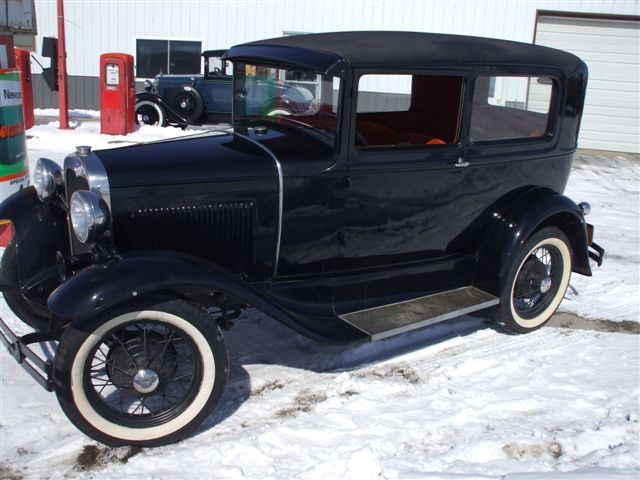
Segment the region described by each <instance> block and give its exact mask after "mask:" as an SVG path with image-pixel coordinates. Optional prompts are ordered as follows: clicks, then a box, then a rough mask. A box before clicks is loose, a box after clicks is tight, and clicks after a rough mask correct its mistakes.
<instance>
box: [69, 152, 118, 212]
mask: <svg viewBox="0 0 640 480" xmlns="http://www.w3.org/2000/svg"><path fill="white" fill-rule="evenodd" d="M68 169H69V170H73V171H74V172H75V174H76V176H78V177H80V176H82V177H84V178H86V179H87V183H88V184H89V189H90V190H91V191H92V192H94V193H97V194H98V195H100V196H101V197H102V199H103V200H104V201H105V202H106V204H107V205H108V206H109V210H111V190H110V189H109V178H108V177H107V171H106V170H105V168H104V165H103V164H102V162H101V161H100V159H99V158H98V156H97V155H96V154H95V153H93V152H89V153H88V154H87V155H78V154H77V153H71V154H69V155H67V156H66V157H65V159H64V171H65V176H66V171H67V170H68ZM66 188H67V185H65V189H66ZM66 194H67V198H69V191H66Z"/></svg>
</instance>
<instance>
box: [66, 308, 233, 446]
mask: <svg viewBox="0 0 640 480" xmlns="http://www.w3.org/2000/svg"><path fill="white" fill-rule="evenodd" d="M54 362H55V378H56V381H55V390H56V394H57V397H58V400H59V402H60V405H61V407H62V409H63V410H64V412H65V413H66V415H67V416H68V417H69V419H70V420H71V421H72V422H73V423H74V424H75V425H76V427H78V428H79V429H80V430H81V431H82V432H84V433H85V434H87V435H88V436H90V437H92V438H94V439H95V440H98V441H100V442H102V443H104V444H107V445H111V446H119V445H139V446H147V447H150V446H158V445H164V444H167V443H172V442H175V441H177V440H179V439H181V438H183V437H184V436H186V435H188V434H189V433H191V432H193V431H194V430H195V429H196V428H197V427H198V426H199V425H200V424H201V423H202V422H203V421H204V420H205V419H206V418H207V417H208V416H209V414H210V413H211V412H212V411H213V409H214V408H215V406H216V405H217V403H218V401H219V400H220V396H221V395H222V391H223V389H224V386H225V384H226V381H227V374H228V357H227V349H226V345H225V342H224V339H223V337H222V333H221V332H220V330H219V328H218V326H217V324H216V323H215V321H214V320H213V319H212V318H211V317H210V316H209V315H208V314H207V312H206V311H205V310H204V309H202V308H201V307H199V306H197V305H195V304H193V303H190V302H187V301H184V300H168V301H167V300H164V301H163V300H157V299H156V300H152V299H149V300H147V301H139V302H136V303H131V304H128V305H124V306H121V307H120V308H116V309H114V310H111V311H109V312H106V313H104V314H102V315H98V316H96V317H95V318H93V319H90V320H88V321H87V322H86V323H83V324H82V325H81V326H77V327H74V326H70V327H68V328H67V330H66V331H65V332H64V333H63V335H62V338H61V339H60V344H59V346H58V351H57V353H56V357H55V360H54Z"/></svg>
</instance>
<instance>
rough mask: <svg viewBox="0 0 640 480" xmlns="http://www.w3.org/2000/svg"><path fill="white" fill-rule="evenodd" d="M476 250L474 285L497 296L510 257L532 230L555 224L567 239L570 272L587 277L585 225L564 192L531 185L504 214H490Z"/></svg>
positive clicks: (574, 205)
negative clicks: (570, 250) (488, 225)
mask: <svg viewBox="0 0 640 480" xmlns="http://www.w3.org/2000/svg"><path fill="white" fill-rule="evenodd" d="M492 223H493V225H492V226H491V227H490V228H489V229H488V233H487V235H486V237H485V240H484V242H483V245H482V247H481V248H480V251H479V253H478V261H477V264H476V272H475V280H474V284H475V285H477V286H478V287H480V288H483V289H485V290H486V291H488V292H490V293H493V294H494V295H499V292H500V287H501V285H502V282H503V281H504V279H505V278H506V276H507V274H508V272H509V268H510V267H511V264H512V262H513V259H514V257H515V256H516V255H517V253H518V251H519V250H520V249H521V248H522V246H523V245H524V243H525V242H526V241H527V240H528V239H529V237H531V235H532V234H533V233H535V232H536V231H538V230H540V229H541V228H544V227H548V226H555V227H557V228H559V229H560V230H562V231H563V232H564V233H565V234H566V235H567V237H568V238H569V240H570V241H571V249H572V253H573V271H574V272H576V273H579V274H581V275H586V276H591V267H590V265H589V245H588V239H587V227H586V222H585V219H584V216H583V215H582V212H581V210H580V208H579V207H578V206H577V205H576V204H575V202H574V201H573V200H571V199H570V198H568V197H566V196H565V195H563V194H561V193H558V192H555V191H553V190H551V189H548V188H533V189H530V190H528V191H526V192H525V193H523V194H522V195H521V196H519V197H518V198H517V199H516V200H515V201H514V202H513V203H511V205H510V206H509V207H508V208H507V209H506V211H505V212H504V213H502V212H494V213H493V222H492Z"/></svg>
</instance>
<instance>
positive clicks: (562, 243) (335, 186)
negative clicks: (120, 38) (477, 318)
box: [0, 32, 603, 446]
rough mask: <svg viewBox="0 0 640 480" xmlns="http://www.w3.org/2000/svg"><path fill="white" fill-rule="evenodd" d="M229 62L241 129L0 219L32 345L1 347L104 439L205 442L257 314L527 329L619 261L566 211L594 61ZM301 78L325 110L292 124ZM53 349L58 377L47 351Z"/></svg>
mask: <svg viewBox="0 0 640 480" xmlns="http://www.w3.org/2000/svg"><path fill="white" fill-rule="evenodd" d="M225 59H226V60H230V61H232V62H233V65H234V75H233V108H234V110H233V131H227V132H212V133H205V134H199V135H197V136H193V137H189V138H185V139H181V140H174V141H163V142H158V143H150V144H144V145H137V146H130V147H124V148H119V149H112V150H103V151H95V152H94V151H91V149H90V148H89V147H79V148H78V149H77V151H76V152H75V153H72V154H70V155H69V156H68V157H67V158H66V159H65V162H64V166H63V167H62V168H60V167H58V165H56V164H55V163H54V162H52V161H51V160H47V159H40V161H39V162H38V164H37V167H36V169H35V174H34V184H35V188H34V187H30V188H28V189H26V190H24V191H22V192H19V193H16V194H15V195H13V196H12V197H10V198H9V199H7V200H6V201H5V202H4V203H2V205H1V206H0V221H1V222H3V223H5V224H7V223H8V222H11V225H12V229H13V230H12V231H13V236H12V237H11V240H10V241H9V242H8V243H7V245H6V248H5V249H4V254H3V256H2V263H1V265H2V269H1V277H0V282H1V283H0V288H1V290H2V292H3V293H4V298H5V300H6V302H7V304H8V305H9V306H10V307H11V309H12V310H13V311H14V312H15V313H16V315H17V316H18V317H19V318H20V319H21V320H22V321H24V322H25V323H27V324H29V325H32V326H33V327H34V328H35V330H36V332H35V333H32V334H27V335H25V336H22V337H20V338H18V337H17V336H16V335H15V334H14V333H12V332H11V331H10V329H9V328H8V327H7V325H6V324H5V323H4V322H2V323H1V327H2V331H3V332H4V333H3V335H2V338H3V340H4V342H5V344H6V345H8V347H9V350H10V351H11V352H12V353H13V355H14V356H15V358H16V359H17V360H18V361H19V362H21V363H22V365H23V366H24V367H25V369H27V370H28V371H29V372H30V373H31V374H32V375H33V376H34V377H35V378H36V379H37V380H38V381H39V382H40V383H41V384H42V385H43V386H45V387H46V388H47V389H50V390H55V392H56V394H57V397H58V400H59V401H60V404H61V406H62V408H63V410H64V411H65V413H66V414H67V415H68V417H69V418H70V419H71V421H72V422H73V423H74V424H75V425H76V426H77V427H78V428H79V429H80V430H82V431H83V432H84V433H86V434H87V435H89V436H90V437H93V438H94V439H97V440H99V441H101V442H104V443H106V444H110V445H121V444H131V445H145V446H153V445H161V444H165V443H168V442H172V441H176V440H178V439H180V438H181V437H183V436H185V435H187V434H189V433H190V432H192V431H193V430H194V429H195V428H197V426H198V425H199V424H200V423H201V422H202V421H203V420H204V419H205V418H207V416H208V415H209V414H210V413H211V412H212V410H213V409H214V408H215V406H216V404H217V403H218V401H219V399H220V396H221V393H222V390H223V388H224V386H225V383H226V380H227V373H228V368H229V365H228V359H227V351H226V347H225V342H224V338H223V335H222V330H224V329H226V328H229V327H230V326H231V321H232V320H233V319H234V318H235V317H237V316H238V314H239V313H240V312H241V311H242V310H243V309H244V308H246V307H248V306H252V307H254V308H257V309H259V310H261V311H262V312H264V313H266V314H267V315H270V316H272V317H273V318H275V319H276V320H278V321H280V322H282V323H283V324H285V325H287V326H289V327H290V328H292V329H294V330H295V331H297V332H299V333H301V334H303V335H307V336H309V337H311V338H313V339H316V340H319V341H324V342H329V343H345V342H355V341H369V340H378V339H383V338H386V337H389V336H392V335H397V334H400V333H403V332H407V331H410V330H413V329H416V328H421V327H424V326H427V325H431V324H434V323H436V322H441V321H445V320H447V319H451V318H453V317H456V316H459V315H463V314H467V313H470V312H477V311H483V312H484V313H482V312H481V313H482V314H483V315H486V316H487V317H489V318H491V319H493V320H494V321H495V322H496V324H498V325H500V326H501V327H502V328H504V330H505V331H507V332H510V333H525V332H529V331H531V330H534V329H537V328H539V327H541V326H542V325H543V324H545V322H547V320H549V318H550V317H551V315H552V314H553V313H554V312H555V310H556V309H557V308H558V305H559V304H560V302H561V301H562V298H563V295H564V292H565V290H566V288H567V286H568V284H569V277H570V275H571V273H572V272H575V273H578V274H580V275H587V276H588V275H591V268H590V261H589V257H591V258H592V259H594V260H596V261H597V263H598V264H600V263H601V261H602V257H603V250H602V249H601V248H600V247H598V246H597V245H596V244H595V243H593V240H592V239H593V227H592V226H590V225H589V224H587V223H586V221H585V215H586V214H587V213H588V212H589V206H588V204H586V203H581V204H579V205H576V203H574V202H573V201H572V200H570V199H569V198H567V197H566V196H564V195H563V194H562V192H563V190H564V187H565V185H566V183H567V179H568V177H569V172H570V170H571V163H572V159H573V156H574V153H575V151H576V143H577V138H578V129H579V125H580V117H581V114H582V109H583V100H584V95H585V88H586V83H587V68H586V66H585V64H584V63H583V62H582V61H581V60H580V59H579V58H577V57H575V56H573V55H570V54H568V53H565V52H561V51H557V50H552V49H549V48H544V47H539V46H533V45H526V44H520V43H512V42H507V41H500V40H490V39H483V38H472V37H464V36H450V35H435V34H426V33H403V32H346V33H329V34H315V35H304V36H292V37H286V38H278V39H272V40H264V41H259V42H254V43H248V44H244V45H240V46H236V47H233V48H231V49H230V50H229V51H227V53H226V54H225ZM287 81H295V82H300V83H301V84H302V83H304V84H305V85H306V87H305V88H306V89H307V90H308V91H309V92H310V93H311V94H312V95H313V102H312V103H313V105H314V108H312V109H306V110H304V111H300V112H294V111H291V110H290V109H288V108H285V105H283V102H282V100H283V99H282V98H281V97H280V96H279V95H278V94H277V91H278V90H277V87H276V85H278V84H279V83H282V82H287ZM274 91H275V93H274ZM249 92H253V93H251V94H250V93H249ZM250 98H251V101H250ZM256 99H263V100H264V103H262V104H260V103H259V102H257V100H256ZM45 340H57V341H58V342H59V343H58V346H57V351H56V352H55V357H54V358H53V360H52V361H48V360H47V361H45V360H43V359H41V358H39V357H38V356H37V355H36V354H35V353H34V350H33V348H32V347H30V345H31V344H33V343H34V342H42V341H45Z"/></svg>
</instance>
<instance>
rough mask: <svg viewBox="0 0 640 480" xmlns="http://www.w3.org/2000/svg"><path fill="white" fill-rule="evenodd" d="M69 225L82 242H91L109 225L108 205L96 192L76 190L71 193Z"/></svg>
mask: <svg viewBox="0 0 640 480" xmlns="http://www.w3.org/2000/svg"><path fill="white" fill-rule="evenodd" d="M69 212H70V217H71V227H72V228H73V233H75V235H76V237H78V240H80V241H81V242H82V243H87V242H92V241H94V240H95V239H96V238H98V237H99V236H100V235H101V234H102V233H104V231H105V230H106V229H107V227H108V226H109V221H110V214H109V207H108V206H107V204H106V203H105V201H104V200H103V199H102V198H101V197H100V196H99V195H98V194H96V193H93V192H89V191H87V190H78V191H77V192H74V194H73V195H71V205H70V208H69Z"/></svg>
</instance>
